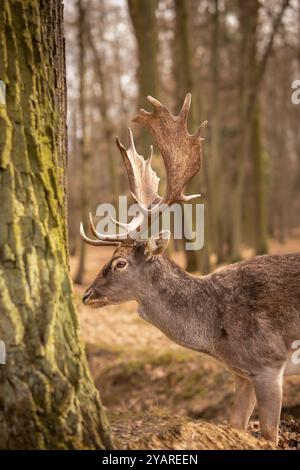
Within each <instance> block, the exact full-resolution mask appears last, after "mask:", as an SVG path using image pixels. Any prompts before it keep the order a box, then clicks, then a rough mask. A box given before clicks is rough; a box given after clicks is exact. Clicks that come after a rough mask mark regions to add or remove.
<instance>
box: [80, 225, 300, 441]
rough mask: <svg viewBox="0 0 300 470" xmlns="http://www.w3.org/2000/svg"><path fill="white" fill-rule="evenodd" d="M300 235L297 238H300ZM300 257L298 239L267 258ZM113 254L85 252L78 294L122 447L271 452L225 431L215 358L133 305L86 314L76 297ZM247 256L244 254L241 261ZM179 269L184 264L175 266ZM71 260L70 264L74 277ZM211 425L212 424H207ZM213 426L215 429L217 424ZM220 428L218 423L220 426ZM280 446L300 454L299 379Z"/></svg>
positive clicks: (293, 384) (229, 384)
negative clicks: (175, 337)
mask: <svg viewBox="0 0 300 470" xmlns="http://www.w3.org/2000/svg"><path fill="white" fill-rule="evenodd" d="M299 235H300V234H299ZM293 251H294V252H295V251H300V236H295V237H294V238H291V239H290V240H289V242H288V244H285V245H279V244H278V243H275V242H272V243H271V252H272V253H284V252H293ZM112 252H113V250H112V249H109V248H101V249H100V248H94V247H88V251H87V253H88V255H87V256H88V260H87V267H88V271H87V273H86V275H85V283H84V286H76V287H75V297H76V303H77V305H78V309H79V312H80V320H81V329H82V335H83V339H84V341H85V343H86V350H87V355H88V359H89V363H90V367H91V371H92V375H93V377H94V380H95V383H96V386H97V387H98V388H99V390H100V392H101V397H102V401H103V402H104V404H105V405H106V407H107V411H108V415H109V418H110V421H111V426H112V429H113V431H114V434H115V436H116V439H117V441H118V444H119V446H120V447H123V448H132V449H138V448H146V449H147V448H148V449H255V448H272V445H270V444H268V443H267V442H265V441H263V440H258V439H257V437H259V426H258V422H257V421H256V419H257V416H256V415H254V419H253V421H252V422H251V425H250V433H245V432H240V431H236V430H234V429H232V428H230V427H229V426H227V425H226V424H225V423H226V418H227V413H228V409H229V406H230V403H231V401H232V394H233V380H232V378H231V376H230V374H229V373H228V372H227V371H226V369H224V367H222V366H221V365H220V364H219V363H217V362H216V361H215V360H214V359H212V358H210V357H208V356H206V355H203V354H199V353H196V352H193V351H189V350H187V349H184V348H181V347H180V346H177V345H176V344H174V343H172V342H171V341H170V340H168V339H167V338H166V337H165V336H163V334H162V333H160V331H158V330H157V329H155V328H154V327H153V326H151V325H150V324H148V323H146V322H145V321H143V320H141V319H140V318H139V316H138V314H137V313H136V304H135V303H134V302H128V303H126V304H123V305H120V306H111V307H106V308H103V309H101V310H91V309H89V308H87V307H85V306H83V305H82V303H81V301H80V298H81V295H82V293H83V291H84V290H85V288H86V287H87V286H88V285H89V283H90V282H91V281H92V280H93V278H94V277H95V276H96V274H97V272H98V271H99V270H100V268H101V266H102V265H103V264H104V262H106V261H107V260H108V259H109V257H110V255H111V253H112ZM250 254H251V253H247V252H245V256H248V255H250ZM177 261H178V262H179V263H180V262H181V261H182V258H179V260H177ZM75 268H76V259H75V258H72V259H71V269H72V271H73V272H74V270H75ZM208 421H209V422H208ZM216 423H219V424H218V425H217V424H216ZM220 423H222V424H220ZM280 433H281V434H280V443H279V447H281V448H285V449H297V448H298V449H300V378H298V377H291V378H288V379H287V380H286V383H285V390H284V408H283V414H282V423H281V428H280Z"/></svg>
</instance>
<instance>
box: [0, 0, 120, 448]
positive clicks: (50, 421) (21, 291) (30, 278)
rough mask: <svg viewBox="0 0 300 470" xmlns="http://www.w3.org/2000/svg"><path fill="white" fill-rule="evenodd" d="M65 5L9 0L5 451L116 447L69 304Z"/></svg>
mask: <svg viewBox="0 0 300 470" xmlns="http://www.w3.org/2000/svg"><path fill="white" fill-rule="evenodd" d="M62 8H63V7H62V2H61V1H57V0H48V1H47V2H46V1H42V0H40V1H38V0H27V1H26V2H17V1H10V0H2V3H1V9H0V24H1V26H3V27H2V28H1V31H0V34H1V36H0V79H1V80H3V81H4V82H5V83H6V85H7V102H6V105H1V106H0V145H1V147H0V169H1V171H0V200H1V218H0V257H1V265H0V308H1V315H0V338H1V340H3V341H5V344H6V350H7V360H6V365H2V366H0V381H1V384H0V448H2V449H82V448H86V449H89V448H91V449H92V448H98V449H99V448H109V447H112V442H111V438H110V434H109V431H108V426H107V422H106V418H105V415H104V411H103V408H102V405H101V403H100V401H99V397H98V393H97V391H96V389H95V387H94V384H93V381H92V379H91V376H90V373H89V370H88V366H87V361H86V356H85V353H84V349H83V345H82V343H81V342H80V339H79V333H78V319H77V315H76V311H75V308H74V305H73V300H72V287H71V282H70V277H69V268H68V253H67V246H66V221H65V190H64V187H65V186H64V174H65V165H66V126H65V118H66V116H65V96H66V95H65V61H64V37H63V18H62Z"/></svg>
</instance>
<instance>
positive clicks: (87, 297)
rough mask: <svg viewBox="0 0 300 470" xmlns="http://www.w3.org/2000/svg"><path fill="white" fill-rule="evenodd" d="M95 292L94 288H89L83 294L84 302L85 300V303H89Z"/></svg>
mask: <svg viewBox="0 0 300 470" xmlns="http://www.w3.org/2000/svg"><path fill="white" fill-rule="evenodd" d="M93 293H94V291H93V289H87V290H86V291H85V293H84V294H83V297H82V302H83V303H84V304H87V303H88V301H89V300H90V299H91V297H92V296H93Z"/></svg>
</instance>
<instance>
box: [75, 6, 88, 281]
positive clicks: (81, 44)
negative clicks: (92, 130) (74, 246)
mask: <svg viewBox="0 0 300 470" xmlns="http://www.w3.org/2000/svg"><path fill="white" fill-rule="evenodd" d="M77 14H78V19H77V21H78V49H79V60H78V75H79V116H80V127H81V135H80V138H79V142H78V144H79V145H78V147H79V158H80V173H81V188H80V213H81V220H82V222H83V225H84V226H85V227H86V226H87V222H88V219H87V214H88V187H89V178H88V163H89V160H90V152H89V150H88V144H87V116H86V91H87V87H86V60H85V54H86V50H85V46H86V11H85V7H84V5H83V2H82V0H77ZM85 258H86V244H85V243H84V242H83V241H82V240H80V250H79V263H78V268H77V273H76V276H75V279H74V282H75V283H76V284H82V282H83V276H84V270H85Z"/></svg>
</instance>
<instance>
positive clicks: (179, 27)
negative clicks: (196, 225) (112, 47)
mask: <svg viewBox="0 0 300 470" xmlns="http://www.w3.org/2000/svg"><path fill="white" fill-rule="evenodd" d="M174 7H175V35H174V76H175V83H176V90H175V96H176V102H177V108H179V106H181V103H182V102H183V100H184V97H185V95H186V93H188V92H191V93H192V94H193V100H192V106H191V112H190V117H189V123H188V124H189V130H190V132H194V131H196V125H197V124H198V123H199V110H198V107H197V105H198V100H197V92H198V88H196V87H195V85H194V77H193V70H192V47H191V37H190V29H191V28H190V23H189V14H188V2H187V1H186V0H175V2H174ZM198 87H199V85H198ZM200 92H201V90H200ZM179 110H180V108H179V109H178V112H179ZM199 188H200V176H199V175H197V176H196V177H195V178H194V179H193V180H192V181H191V182H190V183H189V185H188V188H187V189H188V193H191V194H192V193H199V192H200V191H199ZM206 215H207V213H206ZM185 223H189V224H190V226H191V228H192V221H191V220H190V221H187V220H186V221H185ZM207 228H208V221H207V220H206V221H205V229H206V236H205V239H206V240H205V245H204V247H203V248H202V250H201V251H200V252H197V251H191V250H190V251H186V252H185V256H186V260H187V263H186V269H187V270H188V271H197V270H200V271H201V272H202V273H207V272H209V271H210V262H209V237H208V236H207V234H208V231H207Z"/></svg>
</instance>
